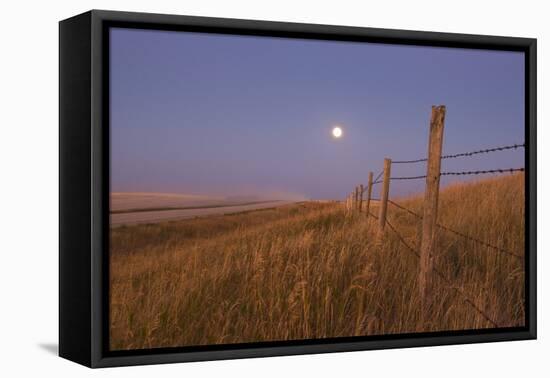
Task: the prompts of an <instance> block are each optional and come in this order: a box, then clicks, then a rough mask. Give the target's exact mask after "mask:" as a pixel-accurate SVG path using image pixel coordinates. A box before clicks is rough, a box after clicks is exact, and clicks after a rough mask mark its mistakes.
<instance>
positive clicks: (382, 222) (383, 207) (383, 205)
mask: <svg viewBox="0 0 550 378" xmlns="http://www.w3.org/2000/svg"><path fill="white" fill-rule="evenodd" d="M390 174H391V159H388V158H386V159H384V181H383V182H382V191H381V193H380V210H379V212H378V225H379V227H378V240H382V236H384V227H386V211H387V209H388V195H389V193H390Z"/></svg>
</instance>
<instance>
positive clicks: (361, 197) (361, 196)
mask: <svg viewBox="0 0 550 378" xmlns="http://www.w3.org/2000/svg"><path fill="white" fill-rule="evenodd" d="M364 191H365V188H364V187H363V184H361V185H359V212H361V211H363V192H364Z"/></svg>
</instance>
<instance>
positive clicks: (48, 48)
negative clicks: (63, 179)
mask: <svg viewBox="0 0 550 378" xmlns="http://www.w3.org/2000/svg"><path fill="white" fill-rule="evenodd" d="M545 3H546V2H545V1H526V0H523V1H507V0H498V1H479V0H477V1H471V0H461V1H454V2H443V1H441V0H439V1H422V0H413V1H408V0H402V1H365V0H363V1H356V2H354V1H345V0H339V1H330V2H324V1H320V0H317V1H299V0H294V1H292V0H269V1H258V0H256V1H246V0H231V1H223V0H219V1H214V0H186V1H181V0H180V1H162V0H155V1H151V0H150V1H143V0H132V1H104V0H96V1H88V0H86V1H74V0H73V1H56V2H50V1H34V2H32V1H9V2H8V1H6V2H3V3H2V5H0V9H1V14H2V20H1V22H0V28H1V30H0V42H1V44H0V54H1V56H0V67H1V70H0V75H1V76H0V94H1V96H2V98H1V99H0V100H1V101H0V104H1V105H0V127H1V136H0V168H1V174H0V177H1V179H0V201H1V206H0V222H2V225H1V227H0V230H1V231H0V253H1V262H0V295H1V297H0V303H1V304H0V361H1V362H0V375H2V376H3V377H17V376H29V377H31V376H40V375H47V376H50V375H51V376H53V375H56V376H68V377H80V376H92V375H93V376H100V375H101V376H109V377H113V376H117V377H121V376H132V377H139V376H151V375H156V376H163V377H164V376H167V377H168V376H201V377H205V376H224V377H227V376H250V377H252V376H268V377H290V376H298V375H299V376H311V377H313V376H327V377H328V376H338V377H353V376H359V375H362V376H365V375H370V376H383V377H387V376H390V377H391V376H417V375H422V376H424V377H439V376H446V377H461V378H464V377H468V376H482V375H484V376H494V377H499V378H501V377H516V378H517V377H520V376H522V375H524V374H532V376H539V377H540V376H549V375H548V374H550V363H549V362H548V359H549V358H550V357H549V356H550V348H548V347H549V345H550V342H549V341H548V339H549V337H550V328H549V327H548V323H546V322H545V319H544V317H545V316H546V317H547V316H548V313H549V311H548V303H549V300H548V298H543V296H546V297H547V296H548V292H549V291H548V285H549V279H548V276H545V274H544V273H546V274H549V273H550V267H549V266H548V264H549V260H548V259H547V258H546V256H545V254H546V251H547V250H548V246H549V245H548V244H549V238H548V236H547V232H548V229H547V224H546V223H545V219H546V217H547V216H548V214H550V206H549V201H548V199H547V198H546V196H544V194H545V193H548V191H549V189H550V188H549V180H548V168H546V164H548V163H550V152H548V150H547V152H545V151H544V146H547V145H548V143H550V138H549V131H548V129H547V128H546V123H547V121H548V111H547V110H548V107H547V106H548V100H549V99H548V96H549V94H548V90H549V88H550V83H549V75H548V71H547V70H546V68H547V67H548V66H549V64H550V61H549V60H550V57H549V51H550V27H549V26H548V25H549V19H548V16H549V14H550V12H548V10H546V9H544V7H545ZM93 8H95V9H111V10H127V11H143V12H157V13H173V14H187V15H200V16H214V17H231V18H249V19H259V20H262V19H263V20H275V21H295V22H306V23H320V24H339V25H353V26H371V27H381V28H394V29H413V30H429V31H441V32H460V33H475V34H493V35H510V36H523V37H535V38H538V67H539V70H538V108H539V111H538V124H539V127H538V138H539V139H538V140H539V143H538V145H539V154H538V164H539V167H540V168H539V171H538V193H539V217H538V233H539V235H540V236H539V248H538V256H539V269H538V277H539V280H538V289H539V295H538V303H539V311H538V317H539V340H537V341H524V342H504V343H493V344H478V345H459V346H446V347H431V348H414V349H401V350H399V349H398V350H386V351H370V352H354V353H337V354H324V355H310V356H294V357H278V358H264V359H248V360H234V361H216V362H203V363H191V364H172V365H157V366H145V367H131V368H111V369H101V370H90V369H87V368H83V367H81V366H78V365H76V364H74V363H72V362H69V361H66V360H63V359H61V358H59V357H57V356H56V355H55V353H56V348H57V329H58V328H57V304H58V295H57V289H58V287H57V263H58V258H57V248H58V199H57V197H58V84H57V83H58V25H57V22H58V21H59V20H62V19H64V18H68V17H70V16H73V15H76V14H78V13H82V12H84V11H87V10H89V9H93ZM549 198H550V197H549ZM542 214H544V215H542ZM545 234H546V235H545ZM543 272H544V273H543ZM545 299H546V300H545Z"/></svg>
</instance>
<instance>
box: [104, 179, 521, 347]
mask: <svg viewBox="0 0 550 378" xmlns="http://www.w3.org/2000/svg"><path fill="white" fill-rule="evenodd" d="M523 180H524V177H523V175H522V174H518V175H514V176H508V177H502V178H498V179H490V180H484V181H480V182H477V183H471V184H460V185H454V186H452V187H449V188H446V189H444V190H442V192H441V196H440V216H439V222H440V223H441V224H444V225H446V226H448V227H451V228H453V229H455V230H460V231H461V232H463V233H465V234H468V235H475V236H476V237H478V238H480V239H483V240H485V241H487V242H489V243H492V244H494V245H497V246H499V247H501V248H504V249H506V250H510V251H516V252H517V253H519V254H520V256H522V255H523V251H524V227H525V225H524V219H525V218H524V215H525V214H524V211H525V209H524V198H525V195H524V186H523ZM399 203H400V204H402V205H405V206H407V207H408V208H411V209H412V210H414V211H416V212H421V211H422V209H421V207H422V200H421V199H420V198H416V197H415V198H407V199H402V200H400V201H399ZM376 210H377V209H376V205H374V209H373V211H374V212H375V213H376ZM174 211H175V210H174ZM388 211H389V214H388V219H389V221H390V222H391V223H392V224H393V225H394V226H395V227H396V228H397V229H398V230H399V232H400V233H401V234H402V235H404V237H405V239H406V241H407V242H408V243H409V244H411V245H412V246H415V247H417V246H418V244H419V243H418V240H419V235H420V231H421V230H420V224H419V222H417V221H416V220H415V218H414V217H411V215H410V214H408V213H406V212H404V211H400V210H399V209H397V208H395V207H393V206H391V207H389V210H388ZM121 215H122V214H121ZM375 234H376V222H375V221H374V220H373V219H372V218H369V219H368V218H367V217H366V216H365V215H364V213H363V214H355V215H353V216H349V215H347V214H346V212H345V211H344V208H343V206H342V204H340V203H331V202H326V203H319V202H306V203H300V204H289V205H284V206H279V207H277V208H270V209H263V210H258V211H250V212H245V213H238V214H232V215H219V216H216V215H214V216H210V217H206V218H197V219H189V220H181V221H173V222H162V223H158V224H152V225H134V226H126V227H117V228H113V229H111V262H110V280H111V282H110V321H111V323H110V342H111V348H112V349H113V350H122V349H140V348H157V347H173V346H188V345H206V344H222V343H243V342H258V341H274V340H294V339H310V338H327V337H341V336H354V335H380V334H395V333H409V332H418V331H442V330H464V329H479V328H490V327H492V325H491V324H490V323H489V322H488V321H487V320H486V319H484V318H483V317H482V316H480V315H479V313H477V312H476V311H473V310H472V307H471V306H470V305H468V304H467V303H465V302H464V299H463V298H462V297H461V296H460V295H458V294H457V290H456V288H460V289H461V290H463V291H465V292H467V293H470V295H471V300H473V302H474V303H475V304H476V305H477V306H478V307H480V308H482V309H483V310H484V311H485V312H486V313H487V314H488V315H489V316H490V317H491V318H492V319H495V320H496V321H498V323H499V325H500V326H502V327H511V326H521V325H524V322H525V320H524V318H525V314H524V289H525V288H524V266H523V264H524V262H523V259H521V258H520V259H518V258H516V257H513V256H509V255H506V254H503V253H500V252H498V251H496V250H494V249H491V248H487V247H484V246H481V245H479V244H476V243H473V242H471V241H468V240H464V239H462V238H459V237H457V236H456V235H453V234H449V233H445V232H439V233H438V242H437V249H436V250H437V256H436V258H435V264H436V266H437V267H438V268H439V269H440V270H441V271H442V272H443V273H444V274H445V275H446V276H447V277H450V279H451V280H452V285H448V284H446V283H444V282H441V281H439V280H436V282H435V288H434V297H435V298H434V308H433V311H432V312H433V313H432V316H431V318H430V321H429V322H428V323H427V324H425V325H424V324H420V323H419V318H420V311H419V310H420V306H419V297H418V288H417V277H418V260H417V257H416V256H414V255H413V254H412V253H411V252H410V251H409V250H408V249H407V248H405V247H404V246H403V243H401V242H400V241H399V239H398V238H397V237H396V236H395V235H394V234H393V233H392V232H387V234H386V235H385V237H384V238H383V240H382V242H381V243H380V244H378V243H376V242H375Z"/></svg>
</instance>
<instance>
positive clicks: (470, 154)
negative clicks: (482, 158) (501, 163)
mask: <svg viewBox="0 0 550 378" xmlns="http://www.w3.org/2000/svg"><path fill="white" fill-rule="evenodd" d="M524 147H525V143H522V144H511V145H508V146H499V147H492V148H486V149H483V150H476V151H470V152H461V153H458V154H452V155H443V156H441V159H455V158H459V157H470V156H473V155H478V154H488V153H491V152H497V151H505V150H512V149H514V150H515V149H518V148H524ZM425 161H428V158H421V159H414V160H396V161H392V164H413V163H422V162H425Z"/></svg>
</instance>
